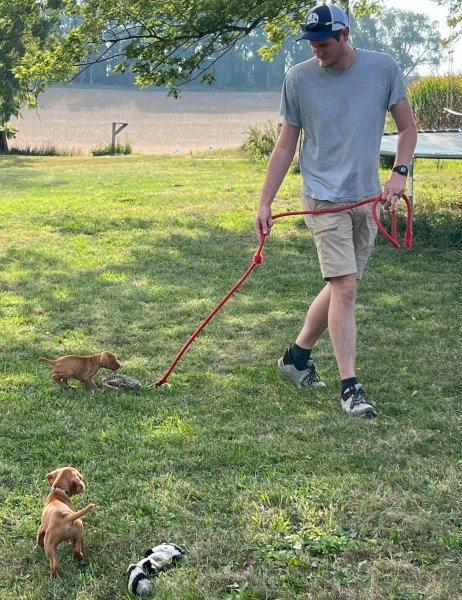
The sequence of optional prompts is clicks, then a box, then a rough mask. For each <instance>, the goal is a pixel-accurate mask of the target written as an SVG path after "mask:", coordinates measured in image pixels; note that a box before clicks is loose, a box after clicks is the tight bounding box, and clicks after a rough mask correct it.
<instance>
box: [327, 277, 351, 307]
mask: <svg viewBox="0 0 462 600" xmlns="http://www.w3.org/2000/svg"><path fill="white" fill-rule="evenodd" d="M329 284H330V286H331V294H332V295H333V297H334V298H338V299H339V300H342V301H343V302H354V300H355V298H356V287H357V279H356V273H352V274H351V275H342V276H341V277H331V278H330V279H329Z"/></svg>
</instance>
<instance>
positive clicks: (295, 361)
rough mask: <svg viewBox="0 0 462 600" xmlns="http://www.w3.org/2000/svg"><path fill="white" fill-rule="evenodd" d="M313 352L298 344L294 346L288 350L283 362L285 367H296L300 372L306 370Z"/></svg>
mask: <svg viewBox="0 0 462 600" xmlns="http://www.w3.org/2000/svg"><path fill="white" fill-rule="evenodd" d="M310 356H311V350H307V349H306V348H302V347H301V346H299V345H298V344H292V346H290V348H287V350H286V353H285V354H284V357H283V359H282V360H283V361H284V364H285V365H294V367H295V368H296V369H297V370H298V371H303V370H304V369H306V363H307V362H308V361H309V360H310Z"/></svg>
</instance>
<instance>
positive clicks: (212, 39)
mask: <svg viewBox="0 0 462 600" xmlns="http://www.w3.org/2000/svg"><path fill="white" fill-rule="evenodd" d="M64 4H65V7H66V12H67V14H68V15H73V16H74V17H75V19H76V20H75V24H74V25H73V26H72V27H71V28H70V29H69V30H68V31H67V32H66V33H65V34H64V36H63V38H62V40H61V42H60V43H59V45H58V46H57V47H56V48H54V49H51V50H47V51H45V52H41V53H40V56H37V54H36V53H35V52H34V50H35V48H33V49H32V50H31V51H30V52H28V53H27V54H26V56H25V58H24V60H23V61H22V64H21V65H20V66H19V67H18V68H17V69H16V73H17V74H18V75H19V76H20V77H21V80H22V81H23V82H24V83H26V84H28V85H30V84H31V83H33V82H37V81H40V82H47V83H51V82H54V81H57V80H62V79H63V78H64V77H65V76H66V75H67V76H71V74H72V73H76V71H77V70H79V69H85V67H86V66H88V65H90V64H95V63H97V62H100V61H105V60H107V59H108V58H111V60H113V59H114V58H115V59H117V60H118V65H117V66H116V67H115V70H116V71H124V70H125V69H128V68H130V69H131V70H132V71H133V73H134V74H135V75H136V83H137V84H139V85H141V86H149V85H155V86H166V87H167V88H169V89H170V91H171V93H173V94H174V95H177V94H178V89H179V87H180V86H181V85H183V84H185V83H187V82H189V81H193V80H200V81H203V82H209V83H210V82H211V81H212V80H213V75H212V74H211V73H210V71H209V69H210V68H211V67H212V66H213V64H214V62H215V61H217V60H218V59H219V58H220V57H221V56H222V55H223V54H225V53H226V52H229V51H230V50H231V49H233V48H234V47H235V45H236V44H237V43H238V42H239V40H241V39H242V38H243V37H245V36H247V35H249V34H250V33H251V32H252V31H254V30H255V29H256V28H258V27H261V28H262V29H263V31H264V32H265V35H266V40H267V43H266V44H265V45H264V47H263V48H262V49H261V50H260V53H261V54H262V56H263V57H264V58H266V59H270V60H271V59H272V57H273V56H274V55H275V53H276V52H277V51H278V50H279V49H280V47H281V46H282V44H283V42H284V40H285V38H286V37H287V36H288V35H294V34H295V33H296V32H298V28H299V23H300V22H301V21H302V20H303V17H304V15H305V13H306V11H307V10H308V9H309V8H311V7H312V6H313V5H315V4H316V2H315V1H313V0H308V1H306V0H305V1H300V0H279V1H277V0H263V1H261V0H260V1H259V0H227V1H226V2H223V1H222V0H174V1H168V0H165V1H160V0H131V1H127V0H99V1H98V2H95V1H94V0H64ZM339 4H343V6H347V5H348V4H349V5H350V6H349V8H350V9H354V10H355V12H356V13H357V14H359V13H364V12H365V11H367V10H370V9H373V8H374V7H377V6H378V3H377V2H376V1H375V0H355V1H352V2H349V3H348V2H339Z"/></svg>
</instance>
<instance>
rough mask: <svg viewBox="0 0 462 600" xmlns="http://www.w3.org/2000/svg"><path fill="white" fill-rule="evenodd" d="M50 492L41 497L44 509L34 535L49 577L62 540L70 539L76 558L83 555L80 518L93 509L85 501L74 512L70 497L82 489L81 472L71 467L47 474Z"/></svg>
mask: <svg viewBox="0 0 462 600" xmlns="http://www.w3.org/2000/svg"><path fill="white" fill-rule="evenodd" d="M47 479H48V483H49V484H50V485H51V492H50V493H49V494H48V497H47V499H46V500H45V508H44V509H43V513H42V520H41V523H40V528H39V530H38V535H37V544H38V545H39V546H41V547H42V548H44V550H45V554H46V556H47V558H48V561H49V562H50V567H51V576H50V577H51V578H54V577H56V575H57V573H58V559H57V557H56V546H57V545H58V544H60V543H61V542H63V541H64V540H74V543H73V547H72V554H73V556H74V558H75V559H76V560H81V559H83V558H84V556H85V551H84V547H83V523H82V519H81V518H80V517H83V516H84V515H86V514H87V513H88V512H90V511H91V510H93V509H94V508H95V505H94V504H88V505H87V506H86V507H85V508H84V509H82V510H79V511H78V512H75V511H74V506H73V504H72V502H71V500H70V496H72V495H73V494H80V493H81V492H83V490H84V489H85V485H84V483H83V479H82V475H81V474H80V473H79V472H78V471H77V469H74V468H73V467H62V468H60V469H56V470H55V471H52V472H51V473H48V475H47Z"/></svg>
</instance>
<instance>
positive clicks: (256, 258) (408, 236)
mask: <svg viewBox="0 0 462 600" xmlns="http://www.w3.org/2000/svg"><path fill="white" fill-rule="evenodd" d="M402 198H403V200H404V201H405V202H406V206H407V218H406V233H405V236H404V245H405V246H406V248H410V247H411V244H412V204H411V202H410V200H409V198H408V197H407V196H406V194H403V196H402ZM381 201H382V194H381V193H380V194H379V195H378V196H377V197H376V198H366V199H365V200H360V201H359V202H353V203H352V204H348V205H346V206H338V207H336V208H323V209H321V210H297V211H292V212H283V213H278V214H277V215H274V216H273V217H272V219H273V221H275V220H276V219H280V218H282V217H292V216H295V215H312V214H323V213H333V212H341V211H343V210H351V209H352V208H357V207H358V206H362V205H363V204H368V203H369V202H372V203H373V204H372V216H373V217H374V221H375V222H376V224H377V227H378V229H379V231H380V232H381V233H382V234H383V235H384V236H385V238H386V239H387V240H388V241H389V242H390V244H392V245H393V246H394V247H395V248H399V247H400V244H399V242H398V239H397V220H396V210H393V211H392V212H391V234H390V233H389V232H388V231H387V230H386V229H385V227H384V226H383V225H382V223H381V222H380V218H379V216H378V214H377V206H378V205H379V203H380V202H381ZM267 237H268V236H265V235H262V236H261V238H260V245H259V246H258V249H257V251H256V252H255V254H254V255H253V260H252V263H251V265H250V266H249V268H248V269H247V271H246V272H245V273H244V275H243V276H242V277H241V278H240V279H239V281H238V282H237V283H236V284H235V285H234V286H233V287H232V288H231V289H230V290H229V292H228V293H227V294H226V296H224V298H223V299H222V300H221V301H220V302H219V303H218V304H217V306H216V307H215V308H214V309H213V310H212V312H211V313H209V315H208V316H207V317H206V318H205V319H204V320H203V321H202V323H201V324H200V325H199V327H198V328H197V329H196V331H195V332H194V333H193V334H192V335H191V337H190V338H189V340H188V341H187V342H186V344H185V345H184V346H183V347H182V348H181V350H180V351H179V352H178V354H177V355H176V357H175V360H174V361H173V362H172V364H171V365H170V367H169V368H168V369H167V371H165V373H164V374H163V375H162V377H161V378H160V379H159V381H157V382H156V384H155V386H156V387H160V386H161V385H163V384H164V383H167V379H168V378H169V377H170V375H171V373H172V371H173V369H174V368H175V367H176V365H177V364H178V362H179V360H180V359H181V357H182V356H183V354H184V353H185V352H186V350H187V349H188V348H189V346H190V345H191V344H192V343H193V341H194V340H195V339H196V338H197V336H198V335H199V334H200V333H201V331H202V330H203V329H204V327H205V326H206V325H207V324H208V323H209V321H210V320H211V319H212V318H213V317H214V316H215V315H216V314H217V312H218V311H219V310H220V308H221V307H222V306H223V305H224V304H225V303H226V302H227V301H228V300H229V298H231V296H232V295H233V294H234V292H235V291H236V290H237V289H238V288H240V287H241V285H242V284H243V283H244V281H245V280H246V279H247V277H248V276H249V275H250V273H251V272H252V271H253V270H254V269H255V267H256V266H257V265H260V264H261V263H262V262H263V254H262V250H263V246H264V245H265V242H266V238H267Z"/></svg>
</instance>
